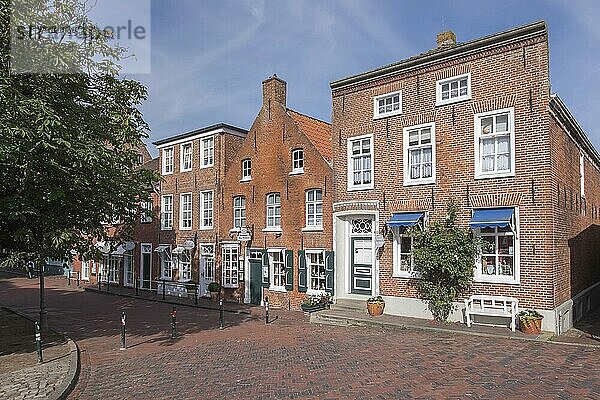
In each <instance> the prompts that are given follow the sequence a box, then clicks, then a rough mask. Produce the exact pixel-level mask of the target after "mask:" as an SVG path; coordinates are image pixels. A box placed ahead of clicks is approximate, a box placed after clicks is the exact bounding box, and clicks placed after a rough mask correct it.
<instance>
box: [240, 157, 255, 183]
mask: <svg viewBox="0 0 600 400" xmlns="http://www.w3.org/2000/svg"><path fill="white" fill-rule="evenodd" d="M251 179H252V160H250V159H249V158H246V159H245V160H242V179H241V180H242V181H249V180H251Z"/></svg>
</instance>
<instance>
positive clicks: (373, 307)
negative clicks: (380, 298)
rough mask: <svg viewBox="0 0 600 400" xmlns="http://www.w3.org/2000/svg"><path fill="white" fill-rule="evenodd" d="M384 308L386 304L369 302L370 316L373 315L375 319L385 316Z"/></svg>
mask: <svg viewBox="0 0 600 400" xmlns="http://www.w3.org/2000/svg"><path fill="white" fill-rule="evenodd" d="M384 308H385V303H384V302H378V303H369V302H367V311H369V315H372V316H374V317H377V316H379V315H381V314H383V309H384Z"/></svg>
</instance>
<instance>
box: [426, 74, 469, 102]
mask: <svg viewBox="0 0 600 400" xmlns="http://www.w3.org/2000/svg"><path fill="white" fill-rule="evenodd" d="M465 77H466V78H467V94H466V95H463V96H460V95H459V96H458V97H453V98H448V99H446V100H442V85H443V84H446V83H448V84H450V83H452V82H454V81H461V80H463V79H464V78H465ZM459 91H460V87H459ZM435 93H436V95H435V99H436V102H435V105H436V106H442V105H445V104H452V103H457V102H459V101H464V100H471V73H470V72H468V73H466V74H462V75H456V76H452V77H450V78H446V79H440V80H439V81H437V82H436V83H435Z"/></svg>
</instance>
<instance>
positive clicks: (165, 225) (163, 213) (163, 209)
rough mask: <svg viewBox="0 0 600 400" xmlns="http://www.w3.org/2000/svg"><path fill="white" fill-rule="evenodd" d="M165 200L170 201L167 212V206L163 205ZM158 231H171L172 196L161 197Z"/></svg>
mask: <svg viewBox="0 0 600 400" xmlns="http://www.w3.org/2000/svg"><path fill="white" fill-rule="evenodd" d="M167 198H169V199H170V204H169V209H168V210H167V206H166V204H165V200H166V199H167ZM160 229H161V230H164V231H166V230H171V229H173V195H172V194H164V195H162V196H161V200H160Z"/></svg>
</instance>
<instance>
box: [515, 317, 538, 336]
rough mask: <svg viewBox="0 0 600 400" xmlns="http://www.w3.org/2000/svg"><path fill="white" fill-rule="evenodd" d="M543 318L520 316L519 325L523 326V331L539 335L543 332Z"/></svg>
mask: <svg viewBox="0 0 600 400" xmlns="http://www.w3.org/2000/svg"><path fill="white" fill-rule="evenodd" d="M542 319H543V318H537V319H530V320H526V319H523V318H519V326H520V328H521V332H523V333H530V334H534V335H539V334H540V333H542Z"/></svg>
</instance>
